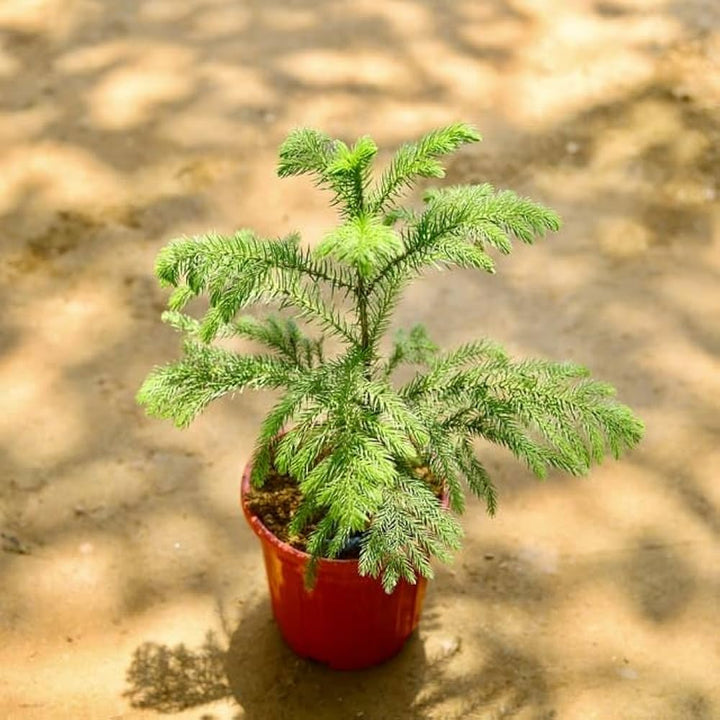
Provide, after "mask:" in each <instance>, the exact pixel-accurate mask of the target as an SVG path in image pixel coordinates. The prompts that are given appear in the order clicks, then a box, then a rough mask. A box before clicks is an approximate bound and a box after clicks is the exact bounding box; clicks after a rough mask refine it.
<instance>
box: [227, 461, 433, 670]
mask: <svg viewBox="0 0 720 720" xmlns="http://www.w3.org/2000/svg"><path fill="white" fill-rule="evenodd" d="M250 469H251V468H250V466H249V465H248V467H246V469H245V472H244V473H243V479H242V487H241V503H242V508H243V512H244V513H245V517H246V519H247V521H248V523H249V524H250V527H251V528H252V529H253V531H254V532H255V534H256V535H257V536H258V538H259V539H260V544H261V546H262V551H263V557H264V559H265V570H266V572H267V579H268V585H269V588H270V599H271V602H272V609H273V615H274V616H275V620H276V622H277V624H278V626H279V628H280V632H281V633H282V636H283V637H284V639H285V642H287V644H288V645H289V646H290V647H291V648H292V649H293V650H294V651H295V652H296V653H297V654H298V655H300V656H302V657H307V658H311V659H312V660H318V661H320V662H322V663H325V664H327V665H329V666H330V667H331V668H334V669H337V670H358V669H360V668H365V667H370V666H372V665H377V664H379V663H381V662H383V661H385V660H388V659H389V658H391V657H392V656H393V655H395V654H397V653H398V652H399V651H400V650H401V648H402V647H403V645H404V644H405V641H406V640H407V639H408V637H409V636H410V634H411V633H412V632H413V630H415V628H416V627H417V624H418V621H419V620H420V612H421V610H422V603H423V600H424V597H425V589H426V587H427V581H426V580H425V578H422V577H420V578H418V582H417V584H416V585H411V584H410V583H408V582H405V581H400V582H399V583H398V585H397V586H396V588H395V590H394V591H393V592H392V593H391V594H389V595H388V594H387V593H386V592H385V591H384V590H383V588H382V585H381V584H380V581H379V580H376V579H374V578H370V577H361V576H360V575H359V574H358V561H357V560H326V559H321V560H320V561H319V562H318V567H317V576H316V581H315V585H314V587H313V588H312V589H308V588H306V587H305V582H304V575H305V569H306V567H307V563H308V560H309V559H310V556H309V555H308V554H307V553H304V552H302V551H300V550H297V549H296V548H293V547H291V546H290V545H288V544H287V543H284V542H282V541H280V540H278V538H277V537H275V535H273V534H272V533H271V532H270V531H269V530H268V529H267V528H266V527H265V526H264V525H263V524H262V522H260V520H259V519H258V518H257V517H256V516H255V515H253V514H252V513H250V511H249V510H248V508H247V505H246V504H245V497H246V494H247V492H248V490H249V488H250Z"/></svg>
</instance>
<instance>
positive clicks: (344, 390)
mask: <svg viewBox="0 0 720 720" xmlns="http://www.w3.org/2000/svg"><path fill="white" fill-rule="evenodd" d="M477 140H479V135H478V134H477V133H476V132H475V130H474V129H473V128H471V127H469V126H468V125H465V124H456V125H450V126H448V127H445V128H440V129H438V130H434V131H433V132H431V133H429V134H428V135H426V136H425V137H423V138H421V139H420V140H419V141H417V142H414V143H409V144H406V145H403V146H402V147H401V148H400V149H399V150H398V151H397V153H396V154H395V156H394V157H393V159H392V160H391V161H390V164H389V166H388V167H387V169H386V170H385V171H384V172H383V173H382V174H381V175H380V177H379V179H378V180H377V181H374V180H373V175H372V165H373V161H374V157H375V155H376V153H377V146H376V145H375V143H374V142H373V141H372V140H371V139H370V138H368V137H363V138H360V139H359V140H358V141H357V142H356V143H355V144H354V145H353V146H352V147H350V146H348V145H346V144H344V143H343V142H341V141H339V140H334V139H332V138H330V137H329V136H327V135H325V134H324V133H321V132H319V131H317V130H310V129H302V130H296V131H293V132H292V133H291V134H290V135H289V137H288V138H287V139H286V140H285V142H284V143H283V144H282V146H281V148H280V164H279V168H278V173H279V175H280V176H282V177H286V176H291V175H304V174H307V175H310V176H311V177H312V178H313V179H314V180H315V182H316V183H317V185H318V186H320V187H322V188H325V189H327V190H329V191H330V193H332V202H333V203H334V205H336V206H337V208H338V210H339V212H340V216H341V222H340V224H339V225H338V227H336V228H335V229H334V230H332V231H330V232H329V233H328V234H327V235H326V236H325V237H324V238H323V239H322V240H321V242H320V243H319V244H318V245H317V246H316V247H315V249H314V250H313V251H309V250H306V249H303V248H302V247H301V246H300V244H299V237H298V236H297V235H290V236H288V237H284V238H277V239H264V238H260V237H258V236H256V235H255V234H254V233H253V232H252V231H250V230H241V231H239V232H236V233H235V234H233V235H229V236H226V235H219V234H215V233H209V234H207V235H202V236H198V237H189V238H181V239H179V240H175V241H173V242H171V243H170V244H169V245H168V246H167V247H165V248H164V249H163V250H162V251H161V252H160V255H159V256H158V259H157V265H156V273H157V276H158V278H159V280H160V282H161V284H162V285H164V286H171V287H173V288H175V290H174V292H173V293H172V295H171V297H170V301H169V308H170V309H169V310H168V312H166V313H165V314H164V315H163V319H164V320H165V321H166V322H167V323H169V324H171V325H172V326H173V327H175V328H177V329H178V330H179V331H180V332H182V333H183V334H184V336H185V345H184V355H183V358H182V359H181V360H180V361H178V362H175V363H171V364H169V365H166V366H165V367H158V368H155V369H154V370H153V371H152V372H151V373H150V375H149V376H148V378H147V379H146V380H145V383H144V384H143V386H142V388H141V389H140V391H139V394H138V400H139V402H140V403H142V404H143V405H144V406H145V408H146V410H147V412H148V413H150V414H151V415H154V416H158V417H163V418H169V419H171V420H173V421H174V422H175V424H176V425H178V426H179V427H185V426H187V425H188V424H189V423H190V422H191V421H192V420H193V418H194V417H195V416H196V415H197V414H198V413H199V412H201V411H202V410H203V409H204V408H205V407H206V406H207V405H208V403H210V402H211V401H212V400H214V399H216V398H219V397H221V396H223V395H226V394H228V393H236V392H241V391H243V390H245V389H247V388H273V389H280V390H281V391H282V392H281V395H280V399H279V400H278V402H277V404H276V405H275V406H274V407H273V408H272V410H271V411H270V412H269V414H268V415H267V417H266V418H265V420H264V422H263V423H262V427H261V428H260V434H259V437H258V440H257V446H256V448H255V451H254V457H253V473H252V482H253V483H254V484H255V485H256V486H261V485H262V484H263V482H264V480H265V478H266V476H267V474H268V471H269V469H270V466H271V463H272V462H274V463H275V465H276V467H277V469H278V470H279V471H280V472H282V473H286V474H287V475H289V476H290V477H292V478H293V479H294V480H295V481H296V482H297V484H298V487H299V488H300V491H301V494H302V498H303V500H302V503H301V505H300V507H299V509H298V511H297V513H296V515H295V517H294V519H293V521H292V527H291V530H293V531H295V532H297V531H300V530H301V529H302V528H303V527H304V526H306V525H307V524H308V523H311V522H312V523H314V524H315V529H314V530H313V531H312V533H311V535H310V539H309V548H308V549H309V552H310V554H311V556H312V559H313V562H316V561H317V559H318V558H320V557H336V556H337V555H339V554H340V553H341V551H342V550H343V548H344V546H345V545H346V543H347V542H348V540H349V539H350V538H352V537H354V536H357V535H358V534H360V535H361V552H360V562H359V569H360V573H362V574H369V575H372V576H376V577H378V576H379V577H382V581H383V584H384V586H385V588H386V590H387V591H388V592H389V591H391V590H392V588H393V587H395V585H396V584H397V582H398V581H399V580H400V579H405V580H408V581H410V582H415V581H416V578H417V576H418V574H420V575H424V576H425V577H431V576H432V566H431V564H430V560H431V559H432V558H433V557H437V558H440V559H443V560H444V559H447V558H448V557H449V554H450V552H451V551H452V550H454V549H457V547H458V545H459V543H460V539H461V529H460V526H459V524H458V521H457V519H456V514H458V513H460V512H462V510H463V508H464V502H465V491H466V489H467V490H469V491H470V492H471V493H473V494H474V495H477V496H478V497H480V498H482V499H483V500H484V501H485V503H486V505H487V510H488V512H489V513H490V514H491V515H492V514H494V513H495V511H496V509H497V504H498V499H497V491H496V489H495V486H494V485H493V482H492V480H491V479H490V477H489V475H488V473H487V471H486V469H485V467H484V466H483V465H482V463H481V461H480V460H479V459H478V458H477V457H476V455H475V452H474V445H473V441H474V440H475V439H476V438H482V439H484V440H486V441H489V442H492V443H497V444H499V445H502V446H504V447H506V448H508V449H509V450H510V451H511V452H512V453H513V454H514V455H515V456H517V457H518V458H519V459H520V460H521V461H522V462H523V463H525V464H526V465H527V466H528V467H529V468H530V470H532V472H533V473H535V475H537V476H538V477H539V478H544V477H545V476H546V475H547V473H548V471H549V470H550V469H552V468H557V469H559V470H562V471H565V472H568V473H571V474H573V475H582V474H585V473H587V472H588V470H589V469H590V467H591V465H592V464H593V463H598V462H600V461H601V460H602V458H603V456H604V455H606V454H608V453H610V454H611V455H613V456H614V457H618V455H619V454H620V453H621V451H623V450H625V449H628V448H631V447H632V446H634V445H635V444H636V443H637V442H638V441H639V440H640V438H641V436H642V434H643V425H642V423H641V421H640V420H639V419H638V418H637V417H635V416H634V415H633V413H632V412H631V411H630V409H629V408H627V407H626V406H624V405H622V404H620V403H618V402H616V400H615V399H614V390H613V388H612V387H610V386H609V385H606V384H604V383H601V382H597V381H595V380H592V379H591V378H590V377H589V376H588V371H587V370H586V369H585V368H583V367H580V366H578V365H573V364H568V363H554V362H550V361H547V360H524V361H519V362H518V361H514V360H512V359H510V358H509V357H508V356H507V354H506V353H505V351H504V350H503V349H502V348H501V347H500V346H498V345H497V344H496V343H494V342H492V341H490V340H480V341H477V342H472V343H468V344H467V345H463V346H461V347H459V348H456V349H455V350H451V351H449V352H441V351H440V350H439V349H438V347H437V346H436V345H435V344H434V343H433V342H432V340H431V339H430V338H429V337H428V335H427V333H426V331H425V330H424V328H423V327H422V326H420V325H416V326H415V327H413V328H411V329H409V330H407V331H400V332H398V333H397V335H396V337H395V340H394V343H393V345H392V349H391V351H390V352H389V354H386V355H384V354H383V353H382V352H381V349H380V348H381V341H382V339H383V337H384V336H385V335H386V333H387V331H388V327H389V325H390V321H391V319H392V314H393V310H394V309H395V307H396V304H397V302H398V300H399V298H400V295H401V292H402V290H403V289H404V287H405V286H406V284H407V283H408V282H409V281H410V280H412V279H413V278H415V277H417V276H419V275H421V274H422V273H423V272H425V271H426V270H427V269H429V268H449V267H463V268H475V269H478V270H483V271H485V272H488V273H493V272H495V261H494V259H493V254H495V255H497V253H500V254H507V253H509V252H511V250H512V243H513V241H515V240H520V241H521V242H524V243H533V242H534V241H535V240H536V239H538V238H540V237H542V236H544V235H545V234H546V233H547V232H548V231H555V230H558V228H559V227H560V220H559V218H558V216H557V215H556V214H555V213H554V212H553V211H552V210H549V209H548V208H545V207H543V206H542V205H539V204H538V203H535V202H533V201H531V200H529V199H527V198H524V197H520V196H518V195H516V194H515V193H513V192H511V191H509V190H501V191H498V190H496V189H495V188H493V187H492V186H491V185H488V184H482V185H469V186H458V187H445V188H442V189H433V190H430V191H428V192H426V193H425V195H424V205H423V207H422V209H421V210H419V211H417V210H412V209H408V208H403V207H401V206H399V205H398V200H399V198H400V196H401V194H402V193H403V192H405V191H407V190H408V189H410V188H412V187H413V185H414V183H415V182H416V181H417V180H418V178H427V177H438V178H439V177H442V176H443V175H444V171H443V166H442V164H441V162H440V158H441V157H442V156H443V155H447V154H448V153H451V152H453V151H454V150H456V149H457V148H459V147H460V146H461V145H463V144H465V143H471V142H475V141H477ZM201 295H202V296H206V297H207V299H208V300H209V308H208V310H207V311H206V312H205V313H204V316H203V317H202V318H200V319H195V318H193V317H191V316H189V315H187V314H185V313H183V309H184V308H185V306H186V304H187V303H188V302H189V301H190V300H192V299H193V298H195V297H197V296H201ZM257 305H274V306H276V307H277V308H279V309H282V308H291V309H292V314H293V315H294V317H295V318H297V319H298V320H302V321H303V328H304V329H303V328H301V327H300V325H299V324H298V323H297V322H296V321H295V320H293V319H285V318H284V317H281V316H277V315H270V316H268V317H265V318H262V319H258V318H256V317H254V316H251V315H248V314H241V313H242V312H243V311H247V309H248V308H250V307H251V306H257ZM313 327H314V334H308V333H313ZM232 336H240V337H245V338H250V339H252V340H254V341H257V342H259V343H261V344H263V345H264V346H266V347H267V350H268V352H267V354H263V355H242V354H238V353H235V352H231V351H230V350H227V349H223V348H222V347H219V346H218V345H217V343H216V341H217V340H219V339H222V338H227V337H232ZM327 336H330V337H333V338H335V339H337V340H339V341H340V343H336V346H338V347H340V348H341V350H340V351H338V352H336V353H335V354H334V355H333V356H332V357H327V356H326V355H325V354H324V352H323V339H324V338H325V337H327ZM402 365H411V366H413V367H414V368H415V374H414V376H413V377H412V378H411V379H410V380H409V381H408V382H407V383H406V384H404V385H400V384H398V383H397V382H395V381H394V380H393V375H394V372H395V370H396V369H397V368H398V367H400V366H402ZM283 431H286V432H285V434H282V432H283ZM425 470H429V471H430V476H431V477H434V478H437V479H438V480H440V481H441V482H442V483H443V485H444V488H445V493H446V496H447V505H448V506H449V507H447V508H446V507H445V506H444V505H443V503H441V501H440V500H439V499H438V497H437V495H436V493H435V492H434V491H433V489H432V488H431V486H430V484H429V483H428V482H427V481H426V479H423V478H424V477H425V474H424V471H425ZM311 565H312V563H311Z"/></svg>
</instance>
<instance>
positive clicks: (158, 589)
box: [0, 0, 720, 720]
mask: <svg viewBox="0 0 720 720" xmlns="http://www.w3.org/2000/svg"><path fill="white" fill-rule="evenodd" d="M719 66H720V4H718V2H717V0H575V1H574V2H563V0H487V1H486V2H478V1H477V0H354V1H353V2H347V3H340V2H336V1H331V0H243V2H238V1H237V0H183V1H182V2H179V1H178V0H152V1H150V0H124V1H123V2H117V0H32V2H30V1H29V0H2V2H0V255H1V256H2V257H1V258H0V307H2V314H1V315H0V398H2V400H1V404H2V413H0V534H1V535H2V538H1V541H2V542H1V543H0V589H1V590H0V668H2V671H1V672H0V718H3V720H65V718H73V720H151V719H152V718H157V717H159V715H158V712H159V711H161V710H165V711H167V712H169V713H170V714H169V715H167V716H165V717H170V718H172V720H199V718H201V717H203V718H208V720H209V719H210V718H212V719H213V720H310V719H312V720H337V719H338V718H342V719H345V718H351V719H353V718H363V719H364V720H459V719H460V718H462V719H463V720H465V719H468V720H469V719H470V718H478V719H479V718H482V719H483V720H485V719H487V720H489V719H490V718H493V719H494V720H500V719H503V720H506V719H507V720H509V719H510V718H512V720H550V719H551V718H554V719H555V720H590V719H591V718H597V719H598V720H601V719H604V718H612V719H615V718H617V719H618V720H715V718H720V687H719V686H718V678H719V677H720V653H719V652H718V650H719V648H718V643H717V637H718V632H717V627H718V594H719V592H720V576H719V575H718V568H719V567H720V486H719V484H718V477H720V450H719V449H718V448H720V400H719V399H720V334H719V333H718V318H719V317H720V200H719V198H720V114H719V112H718V108H720V73H718V67H719ZM457 120H468V121H470V122H473V123H475V124H476V125H477V126H478V127H479V129H480V130H481V131H482V133H483V136H484V138H485V139H484V141H483V143H481V144H478V145H475V146H473V147H470V148H467V149H465V150H463V152H462V153H461V154H460V155H458V156H457V157H456V158H454V159H453V160H451V161H450V162H449V165H448V175H447V179H446V181H444V182H447V183H458V182H479V181H489V182H492V183H494V184H495V185H497V186H499V187H511V188H513V189H515V190H516V191H518V192H520V193H522V194H525V195H529V196H531V197H534V198H537V199H538V200H542V201H544V202H546V203H547V204H548V205H550V206H552V207H554V208H556V209H557V210H558V211H559V212H560V214H561V215H562V216H563V218H564V227H563V229H562V231H561V232H560V233H558V234H556V235H554V236H553V237H552V238H549V239H548V240H547V241H545V242H541V243H539V244H538V245H537V246H536V247H533V248H527V247H524V246H518V247H517V248H515V249H514V251H513V253H512V254H511V255H510V256H508V257H502V258H497V267H498V272H497V274H496V275H493V276H484V275H479V274H478V273H475V272H453V273H432V274H430V276H428V278H426V279H423V280H421V281H420V282H418V283H416V284H414V285H412V286H411V287H410V288H409V289H408V292H407V294H406V296H405V297H404V299H403V301H402V303H401V304H400V306H399V307H398V312H397V316H396V326H397V327H403V328H408V327H411V326H412V325H413V324H414V323H416V322H424V323H425V324H426V326H427V327H428V330H429V333H430V336H431V337H432V338H433V340H434V341H435V342H436V343H437V344H438V345H440V346H442V347H453V346H457V345H459V344H461V343H463V342H467V341H469V340H472V339H474V338H476V337H478V336H488V337H492V338H495V339H497V340H498V341H500V342H502V343H503V344H505V345H506V346H507V347H508V348H509V350H510V351H511V352H512V353H513V354H514V355H516V356H526V355H532V356H544V357H553V358H558V359H568V360H571V361H576V362H580V363H583V364H585V365H588V366H589V367H590V368H591V369H592V372H593V374H594V375H595V376H597V377H598V378H600V379H604V380H607V381H609V382H611V383H613V384H614V385H616V386H617V388H618V394H619V396H620V397H621V398H622V399H623V400H625V401H626V402H628V403H629V404H630V405H632V406H633V407H634V408H635V409H636V410H637V411H638V412H639V414H640V415H641V416H642V417H643V419H644V420H645V422H646V424H647V428H648V431H647V436H646V438H645V440H644V442H643V444H642V446H641V447H640V448H639V449H638V451H637V452H634V453H632V454H631V455H629V456H628V457H625V458H623V460H622V461H621V462H618V463H614V462H607V463H605V464H604V465H602V466H600V467H599V468H596V469H595V470H594V471H593V472H592V474H591V475H590V477H589V478H587V479H584V480H578V479H575V478H566V477H563V476H560V475H554V476H553V477H551V478H549V479H548V480H547V481H546V482H545V483H543V484H538V483H536V482H535V481H534V479H533V478H532V477H530V475H529V473H527V472H526V471H525V469H524V468H522V467H521V466H520V465H519V464H518V463H516V462H515V461H514V460H513V459H512V458H510V457H509V456H508V454H507V453H506V452H505V451H503V450H502V449H498V448H494V447H479V450H480V451H481V452H482V458H483V460H484V461H485V464H486V466H487V467H488V469H489V471H490V472H491V474H492V476H493V478H494V480H495V481H496V484H497V485H498V487H499V490H500V511H499V513H498V516H497V517H496V518H494V519H493V520H489V519H488V518H487V516H486V514H485V511H484V509H483V508H482V506H481V505H480V503H474V502H471V503H469V506H468V510H467V512H466V514H465V516H464V518H463V526H464V528H465V542H464V546H463V549H462V550H461V551H460V552H459V553H458V554H457V557H456V560H455V562H454V564H453V565H452V566H450V567H438V568H437V577H436V579H435V581H433V582H432V583H430V586H429V589H428V594H427V598H426V605H425V613H424V615H423V619H422V621H421V624H420V629H419V633H418V634H417V636H416V637H415V638H413V640H412V641H411V643H410V644H409V645H408V647H407V648H406V649H405V650H404V651H403V653H401V655H400V656H399V657H398V658H397V659H396V660H394V661H392V662H391V663H389V664H388V665H386V666H384V667H383V668H379V669H377V670H373V671H369V672H366V673H362V674H357V673H350V674H340V675H338V674H337V673H330V672H327V671H325V670H323V669H322V668H318V667H317V666H315V665H313V664H311V663H306V662H303V661H300V660H298V659H296V658H294V657H293V656H292V654H291V653H290V652H289V651H288V650H287V648H286V647H285V646H284V645H283V643H282V641H281V640H280V639H279V637H278V635H277V632H276V630H275V627H274V624H273V622H272V618H271V614H270V608H269V603H268V596H267V587H266V581H265V577H264V569H263V565H262V559H261V556H260V551H259V547H258V542H257V538H256V537H255V536H254V535H253V533H252V532H251V530H250V529H249V528H248V527H247V526H246V523H244V521H243V520H242V514H241V510H240V508H239V507H238V485H239V476H240V471H241V468H242V467H243V466H244V463H245V462H246V461H247V458H248V457H249V455H250V453H251V450H252V447H253V446H254V443H255V438H256V436H257V432H258V427H259V425H260V423H261V421H262V418H263V417H264V415H265V413H266V412H267V411H268V409H269V408H270V407H272V404H273V402H274V398H273V397H271V396H270V395H268V394H254V393H245V394H243V395H242V396H241V397H238V398H235V399H232V400H231V399H228V400H227V401H221V402H218V403H216V404H215V405H214V406H213V407H212V408H211V409H209V410H208V412H207V413H205V414H204V415H203V416H202V417H201V418H200V419H198V420H197V422H195V423H194V424H193V426H192V427H191V428H190V429H189V430H187V431H184V432H180V431H178V430H176V429H175V428H173V427H172V426H171V425H170V424H169V423H164V422H160V421H157V420H151V419H148V418H146V417H144V416H143V414H142V412H140V411H139V410H138V408H137V407H136V405H135V402H134V393H135V391H136V390H137V387H138V386H139V384H140V382H141V380H142V378H143V376H144V375H145V373H146V372H147V370H148V368H150V367H152V366H153V365H156V364H162V363H166V362H169V361H170V360H171V359H173V358H175V357H177V354H178V350H179V346H178V338H177V336H176V334H175V333H173V332H172V331H171V330H170V329H168V328H167V327H165V326H163V325H162V324H161V322H160V320H159V315H160V311H161V309H162V308H163V307H164V305H165V301H166V298H167V293H166V292H165V291H162V290H160V289H159V288H158V287H157V283H156V282H155V280H154V278H153V275H152V268H153V262H154V258H155V255H156V253H157V251H158V250H159V249H160V247H161V246H162V245H163V244H164V243H165V242H166V241H167V240H169V239H170V238H171V237H174V236H177V235H181V234H191V233H194V232H199V231H201V230H206V229H209V228H213V229H217V230H219V231H231V230H234V229H236V228H238V227H252V228H255V229H256V230H257V231H258V232H259V233H261V234H263V235H266V236H269V237H273V236H277V235H281V234H285V233H288V232H290V231H292V230H296V229H299V230H301V231H302V232H303V237H304V239H305V241H306V242H308V243H311V242H314V241H316V240H317V239H319V238H321V237H323V235H324V233H326V232H327V230H328V229H329V228H330V227H331V226H332V224H333V223H334V222H335V220H336V218H335V213H334V211H333V210H332V209H331V208H329V207H328V206H327V195H326V194H324V193H323V192H321V191H319V190H317V189H316V188H315V187H313V185H312V183H311V182H310V181H309V180H305V179H285V180H280V179H279V178H277V177H276V176H275V173H274V167H275V162H276V149H277V146H278V144H279V143H280V142H281V140H282V138H283V137H284V136H285V135H286V133H287V132H288V130H289V129H290V128H292V127H294V126H301V125H310V126H317V127H321V128H323V129H324V130H326V131H327V132H329V133H331V134H333V135H336V136H339V137H342V138H344V139H346V140H352V139H354V138H356V137H358V136H360V135H362V134H366V133H367V134H370V135H371V136H372V137H373V138H374V139H375V140H376V141H377V142H378V144H379V146H380V147H381V148H383V154H382V155H381V157H380V158H379V163H384V162H386V160H387V158H388V152H389V151H390V150H392V149H393V148H395V147H396V146H397V144H398V143H399V142H400V141H401V140H403V139H405V138H407V137H414V136H417V135H419V134H420V133H422V132H424V131H426V130H428V129H429V128H431V127H434V126H437V125H439V124H443V123H449V122H454V121H457ZM419 191H420V188H418V192H417V193H416V194H415V195H414V196H413V197H414V200H415V201H418V200H419ZM244 347H247V348H250V347H251V346H250V345H247V346H244ZM208 630H212V631H214V632H215V641H214V644H210V645H208V644H207V643H206V636H207V633H208ZM460 638H461V641H460ZM181 645H184V650H182V651H178V647H180V646H181ZM135 661H136V662H135ZM131 664H132V667H133V669H134V670H136V671H137V672H134V673H132V674H131V675H130V676H129V677H128V676H126V673H127V671H128V669H129V668H130V667H131ZM210 666H212V667H210ZM89 670H91V672H92V678H91V680H90V681H89ZM221 680H222V681H221ZM223 688H224V689H223ZM221 691H222V692H224V693H225V697H224V698H223V699H218V697H219V693H220V692H221ZM127 692H129V693H130V694H125V693H127Z"/></svg>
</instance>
